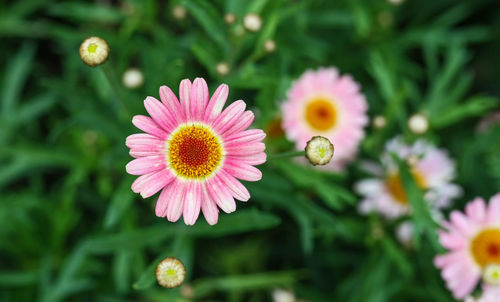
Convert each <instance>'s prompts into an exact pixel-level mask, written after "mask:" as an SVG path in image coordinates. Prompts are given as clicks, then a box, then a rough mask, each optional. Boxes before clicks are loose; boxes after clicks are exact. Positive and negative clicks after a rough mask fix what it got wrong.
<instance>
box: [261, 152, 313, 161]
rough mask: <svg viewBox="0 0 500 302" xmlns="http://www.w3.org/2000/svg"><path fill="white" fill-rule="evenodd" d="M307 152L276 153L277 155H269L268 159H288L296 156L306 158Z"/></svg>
mask: <svg viewBox="0 0 500 302" xmlns="http://www.w3.org/2000/svg"><path fill="white" fill-rule="evenodd" d="M305 155H306V151H289V152H283V153H276V154H268V156H267V157H268V159H275V158H287V157H296V156H305Z"/></svg>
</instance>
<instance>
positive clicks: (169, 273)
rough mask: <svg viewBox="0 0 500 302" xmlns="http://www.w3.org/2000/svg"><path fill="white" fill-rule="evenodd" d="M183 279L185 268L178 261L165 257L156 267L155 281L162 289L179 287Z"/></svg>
mask: <svg viewBox="0 0 500 302" xmlns="http://www.w3.org/2000/svg"><path fill="white" fill-rule="evenodd" d="M184 278H186V268H185V267H184V264H183V263H182V262H181V261H180V260H179V259H176V258H172V257H167V258H165V259H163V260H162V261H161V262H160V263H159V264H158V266H157V267H156V280H157V281H158V284H160V285H161V286H163V287H167V288H173V287H177V286H180V285H181V284H182V283H183V282H184Z"/></svg>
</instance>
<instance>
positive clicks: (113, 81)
mask: <svg viewBox="0 0 500 302" xmlns="http://www.w3.org/2000/svg"><path fill="white" fill-rule="evenodd" d="M108 65H109V64H108ZM108 65H106V64H104V65H101V66H100V67H101V70H102V71H103V73H104V77H105V78H106V80H107V81H108V84H109V86H110V87H111V90H112V91H113V93H114V94H115V98H116V100H117V102H118V107H120V109H121V111H122V112H123V113H124V115H126V116H127V117H130V116H131V113H130V111H129V110H128V108H127V106H126V105H125V102H124V98H123V95H122V94H121V89H120V87H118V84H117V81H116V78H115V76H114V73H113V71H112V70H111V69H110V67H109V66H108Z"/></svg>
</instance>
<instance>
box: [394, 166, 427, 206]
mask: <svg viewBox="0 0 500 302" xmlns="http://www.w3.org/2000/svg"><path fill="white" fill-rule="evenodd" d="M411 175H412V176H413V178H414V179H415V182H416V183H417V186H418V187H419V188H420V189H424V188H425V187H426V183H425V179H424V177H423V176H422V174H420V173H419V172H418V171H416V170H412V171H411ZM385 185H386V188H387V190H388V191H389V193H391V195H392V197H394V199H395V200H396V201H397V202H399V203H401V204H405V205H406V204H408V197H407V196H406V191H405V188H404V186H403V182H402V181H401V176H400V175H399V173H395V174H391V175H389V177H387V179H386V181H385Z"/></svg>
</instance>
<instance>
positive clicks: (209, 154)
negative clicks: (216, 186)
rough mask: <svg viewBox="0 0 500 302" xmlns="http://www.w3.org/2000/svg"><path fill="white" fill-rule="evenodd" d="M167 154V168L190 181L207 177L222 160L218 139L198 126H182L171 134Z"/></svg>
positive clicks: (220, 144)
mask: <svg viewBox="0 0 500 302" xmlns="http://www.w3.org/2000/svg"><path fill="white" fill-rule="evenodd" d="M167 152H168V161H169V167H170V168H171V169H173V170H174V171H175V172H177V174H178V175H180V176H183V177H186V178H190V179H201V178H205V177H207V176H209V175H210V174H211V173H212V172H213V171H214V170H215V169H217V167H219V166H220V164H221V162H222V159H223V149H222V143H221V141H220V139H219V138H218V137H217V136H216V135H215V134H214V133H213V132H212V131H210V130H209V129H208V128H206V127H204V126H200V125H190V126H182V128H180V129H179V130H177V131H176V132H175V133H174V134H172V137H171V138H170V140H169V141H168V151H167Z"/></svg>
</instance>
